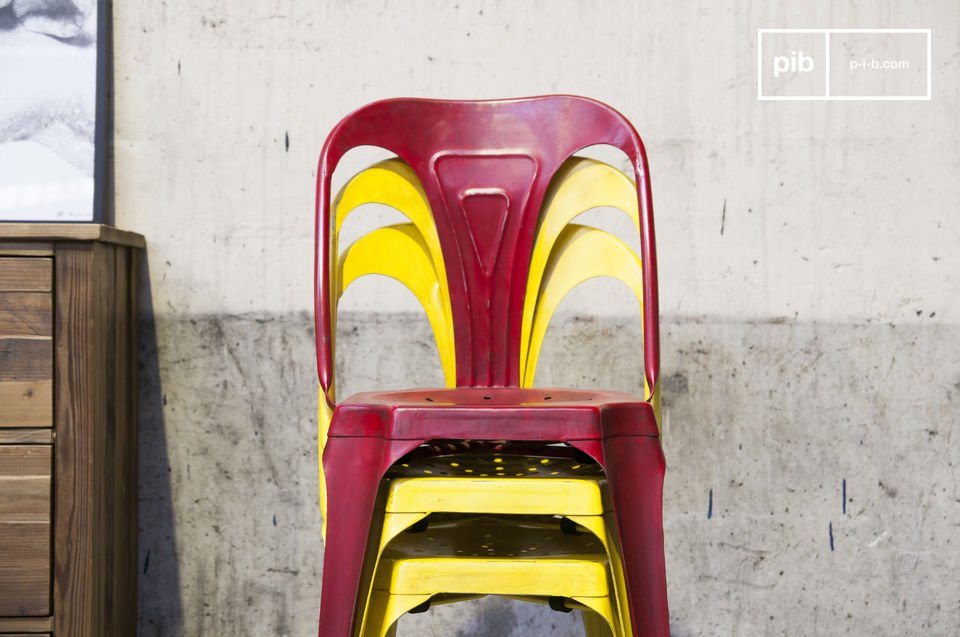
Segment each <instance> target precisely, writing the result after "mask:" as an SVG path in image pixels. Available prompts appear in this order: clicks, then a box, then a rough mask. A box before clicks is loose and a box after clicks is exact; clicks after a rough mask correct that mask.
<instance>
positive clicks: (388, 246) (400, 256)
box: [337, 223, 456, 386]
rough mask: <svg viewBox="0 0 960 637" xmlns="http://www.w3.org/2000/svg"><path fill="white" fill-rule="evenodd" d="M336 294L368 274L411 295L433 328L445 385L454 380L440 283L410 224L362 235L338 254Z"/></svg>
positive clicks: (426, 250)
mask: <svg viewBox="0 0 960 637" xmlns="http://www.w3.org/2000/svg"><path fill="white" fill-rule="evenodd" d="M337 270H338V273H337V274H338V280H337V290H338V293H337V295H338V296H340V295H342V294H343V292H344V291H345V290H346V289H347V288H348V287H350V284H351V283H353V282H354V281H355V280H357V279H358V278H360V277H362V276H366V275H368V274H380V275H383V276H388V277H390V278H392V279H395V280H397V281H399V282H400V283H402V284H403V285H404V286H405V287H406V288H407V289H408V290H410V291H411V292H413V294H414V296H416V297H417V300H418V301H420V304H421V305H422V306H423V309H424V311H425V312H426V313H427V320H428V321H429V322H430V327H431V328H432V329H433V335H434V338H435V339H436V341H437V350H438V351H439V353H440V362H441V365H442V366H443V375H444V379H445V380H446V382H447V385H448V386H453V383H454V381H455V377H456V373H455V365H454V355H453V341H452V339H450V338H448V336H447V334H448V331H447V323H448V321H447V319H446V313H445V312H444V309H443V301H442V299H441V295H440V288H441V285H440V281H439V280H438V275H437V273H436V271H435V270H434V263H433V260H432V259H431V258H430V249H429V247H428V246H427V244H426V242H425V241H424V239H423V236H422V235H421V234H420V232H419V231H418V230H417V228H416V227H415V226H414V225H413V224H409V223H404V224H397V225H393V226H386V227H384V228H378V229H377V230H374V231H373V232H371V233H370V234H367V235H364V236H363V237H361V238H360V239H357V240H356V241H355V242H354V243H353V244H351V245H350V247H348V248H347V249H346V250H344V251H343V254H341V255H340V259H339V267H338V268H337Z"/></svg>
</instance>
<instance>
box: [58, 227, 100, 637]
mask: <svg viewBox="0 0 960 637" xmlns="http://www.w3.org/2000/svg"><path fill="white" fill-rule="evenodd" d="M94 255H95V246H94V245H93V244H82V243H64V244H58V245H57V254H56V266H57V273H56V282H57V283H56V304H55V310H54V312H55V316H56V318H55V321H54V335H55V336H54V340H55V343H56V346H55V348H56V354H55V356H56V375H57V380H58V383H57V401H56V402H57V411H56V423H57V425H56V426H57V464H56V467H55V472H56V473H55V479H54V501H55V502H56V507H55V509H54V549H53V555H54V572H55V573H56V577H55V578H54V582H53V605H54V608H55V609H56V614H55V615H54V633H55V634H56V635H57V636H58V637H60V636H61V635H79V636H84V637H85V636H87V635H90V636H91V637H92V636H93V635H96V634H97V633H96V632H95V631H94V629H93V622H94V619H93V615H94V612H95V607H94V569H95V568H96V564H95V561H94V560H95V558H94V548H93V530H94V526H93V525H94V521H95V511H94V506H95V503H94V489H93V468H94V466H95V464H94V463H95V456H94V454H95V453H96V449H95V448H94V444H93V442H94V441H93V428H94V423H96V422H102V421H103V420H102V414H103V409H102V408H101V405H102V401H101V400H100V399H99V397H98V396H97V392H98V391H100V389H101V387H102V385H101V384H99V383H96V382H95V379H94V367H96V366H97V365H98V364H100V362H101V361H100V360H99V357H98V356H97V349H98V346H99V342H98V339H97V338H96V328H95V323H96V320H97V319H98V318H100V317H99V313H98V308H97V307H96V301H97V299H96V294H95V288H96V285H95V277H96V275H97V271H96V267H95V266H96V264H95V261H94ZM101 369H102V368H101Z"/></svg>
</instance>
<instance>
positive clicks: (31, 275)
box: [0, 257, 53, 292]
mask: <svg viewBox="0 0 960 637" xmlns="http://www.w3.org/2000/svg"><path fill="white" fill-rule="evenodd" d="M51 289H53V259H50V258H47V257H0V292H49V291H50V290H51Z"/></svg>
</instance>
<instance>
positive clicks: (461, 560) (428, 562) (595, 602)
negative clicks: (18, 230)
mask: <svg viewBox="0 0 960 637" xmlns="http://www.w3.org/2000/svg"><path fill="white" fill-rule="evenodd" d="M612 579H613V575H612V574H611V572H610V570H609V561H608V559H607V553H606V551H605V550H604V543H603V541H602V540H601V539H600V538H598V537H597V536H596V535H594V534H593V533H590V532H587V530H586V529H581V528H578V527H576V525H572V524H571V525H568V526H566V527H564V526H563V525H562V523H561V519H559V518H556V517H548V516H516V515H515V516H510V518H509V520H508V519H504V518H497V517H492V516H464V515H449V514H435V515H432V516H430V518H429V525H427V526H426V527H425V528H423V530H418V531H415V532H411V531H409V530H408V531H407V532H405V533H402V534H400V535H398V536H397V537H396V538H395V539H394V540H392V541H391V542H390V544H389V545H388V546H387V547H386V549H385V550H384V551H383V557H382V560H381V563H380V566H379V567H378V569H377V574H376V577H375V579H374V584H373V590H372V591H371V603H370V608H369V610H368V612H367V613H366V614H365V615H366V618H365V626H364V630H363V631H362V632H363V634H365V635H378V636H379V635H386V634H390V629H391V627H392V626H393V625H394V623H395V622H396V621H397V619H398V618H399V617H400V616H401V615H402V614H403V613H405V612H410V611H411V610H417V609H420V610H425V609H426V608H427V607H429V605H430V603H431V602H433V603H444V602H445V601H458V600H460V599H469V598H472V597H483V596H484V595H505V596H510V597H517V598H520V599H527V600H530V601H548V602H549V603H550V604H551V607H553V608H556V609H557V610H560V609H569V608H581V609H586V610H588V611H589V612H592V613H595V614H596V615H597V617H598V619H600V622H601V623H602V624H603V630H602V631H598V633H597V634H607V635H610V634H614V633H617V632H618V630H617V629H618V626H619V619H618V616H617V609H616V608H615V607H614V605H612V604H611V602H610V599H611V596H610V588H611V583H612ZM530 591H537V594H536V595H530Z"/></svg>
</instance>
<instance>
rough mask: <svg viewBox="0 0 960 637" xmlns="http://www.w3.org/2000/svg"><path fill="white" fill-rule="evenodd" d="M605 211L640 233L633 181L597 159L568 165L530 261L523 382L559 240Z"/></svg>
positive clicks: (547, 203) (557, 180) (554, 188)
mask: <svg viewBox="0 0 960 637" xmlns="http://www.w3.org/2000/svg"><path fill="white" fill-rule="evenodd" d="M601 207H611V208H618V209H619V210H621V211H623V212H624V213H625V214H627V215H628V216H629V217H630V218H631V219H632V220H633V223H634V225H635V226H636V227H637V230H638V232H639V230H640V215H639V212H638V208H637V189H636V185H635V184H634V183H633V180H631V179H630V178H629V177H628V176H627V175H625V174H624V173H623V172H621V171H620V170H617V169H616V168H614V167H613V166H611V165H609V164H606V163H604V162H601V161H597V160H595V159H588V158H585V157H573V158H571V159H569V160H567V161H566V162H564V165H563V166H561V168H560V170H558V171H557V174H556V176H555V177H554V181H553V185H551V188H550V191H549V192H548V193H547V195H546V197H545V198H544V205H543V210H544V212H543V215H542V218H541V221H540V228H539V230H538V231H537V242H536V245H535V246H534V249H533V255H532V257H531V260H530V273H529V275H528V278H527V292H526V296H525V298H524V303H523V323H522V327H521V337H520V378H521V379H523V378H526V364H525V363H526V361H527V359H528V358H529V354H528V350H529V346H530V331H531V329H532V327H533V323H534V313H535V309H536V307H537V303H538V298H539V296H540V292H541V283H542V281H543V275H544V271H545V270H546V268H547V262H548V260H549V259H550V254H551V252H552V251H553V246H554V244H555V243H556V241H557V237H559V236H560V233H561V232H562V231H563V229H564V228H566V227H567V225H568V224H569V223H570V222H571V221H572V220H573V219H574V218H575V217H576V216H577V215H579V214H581V213H583V212H586V211H587V210H592V209H593V208H601Z"/></svg>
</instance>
